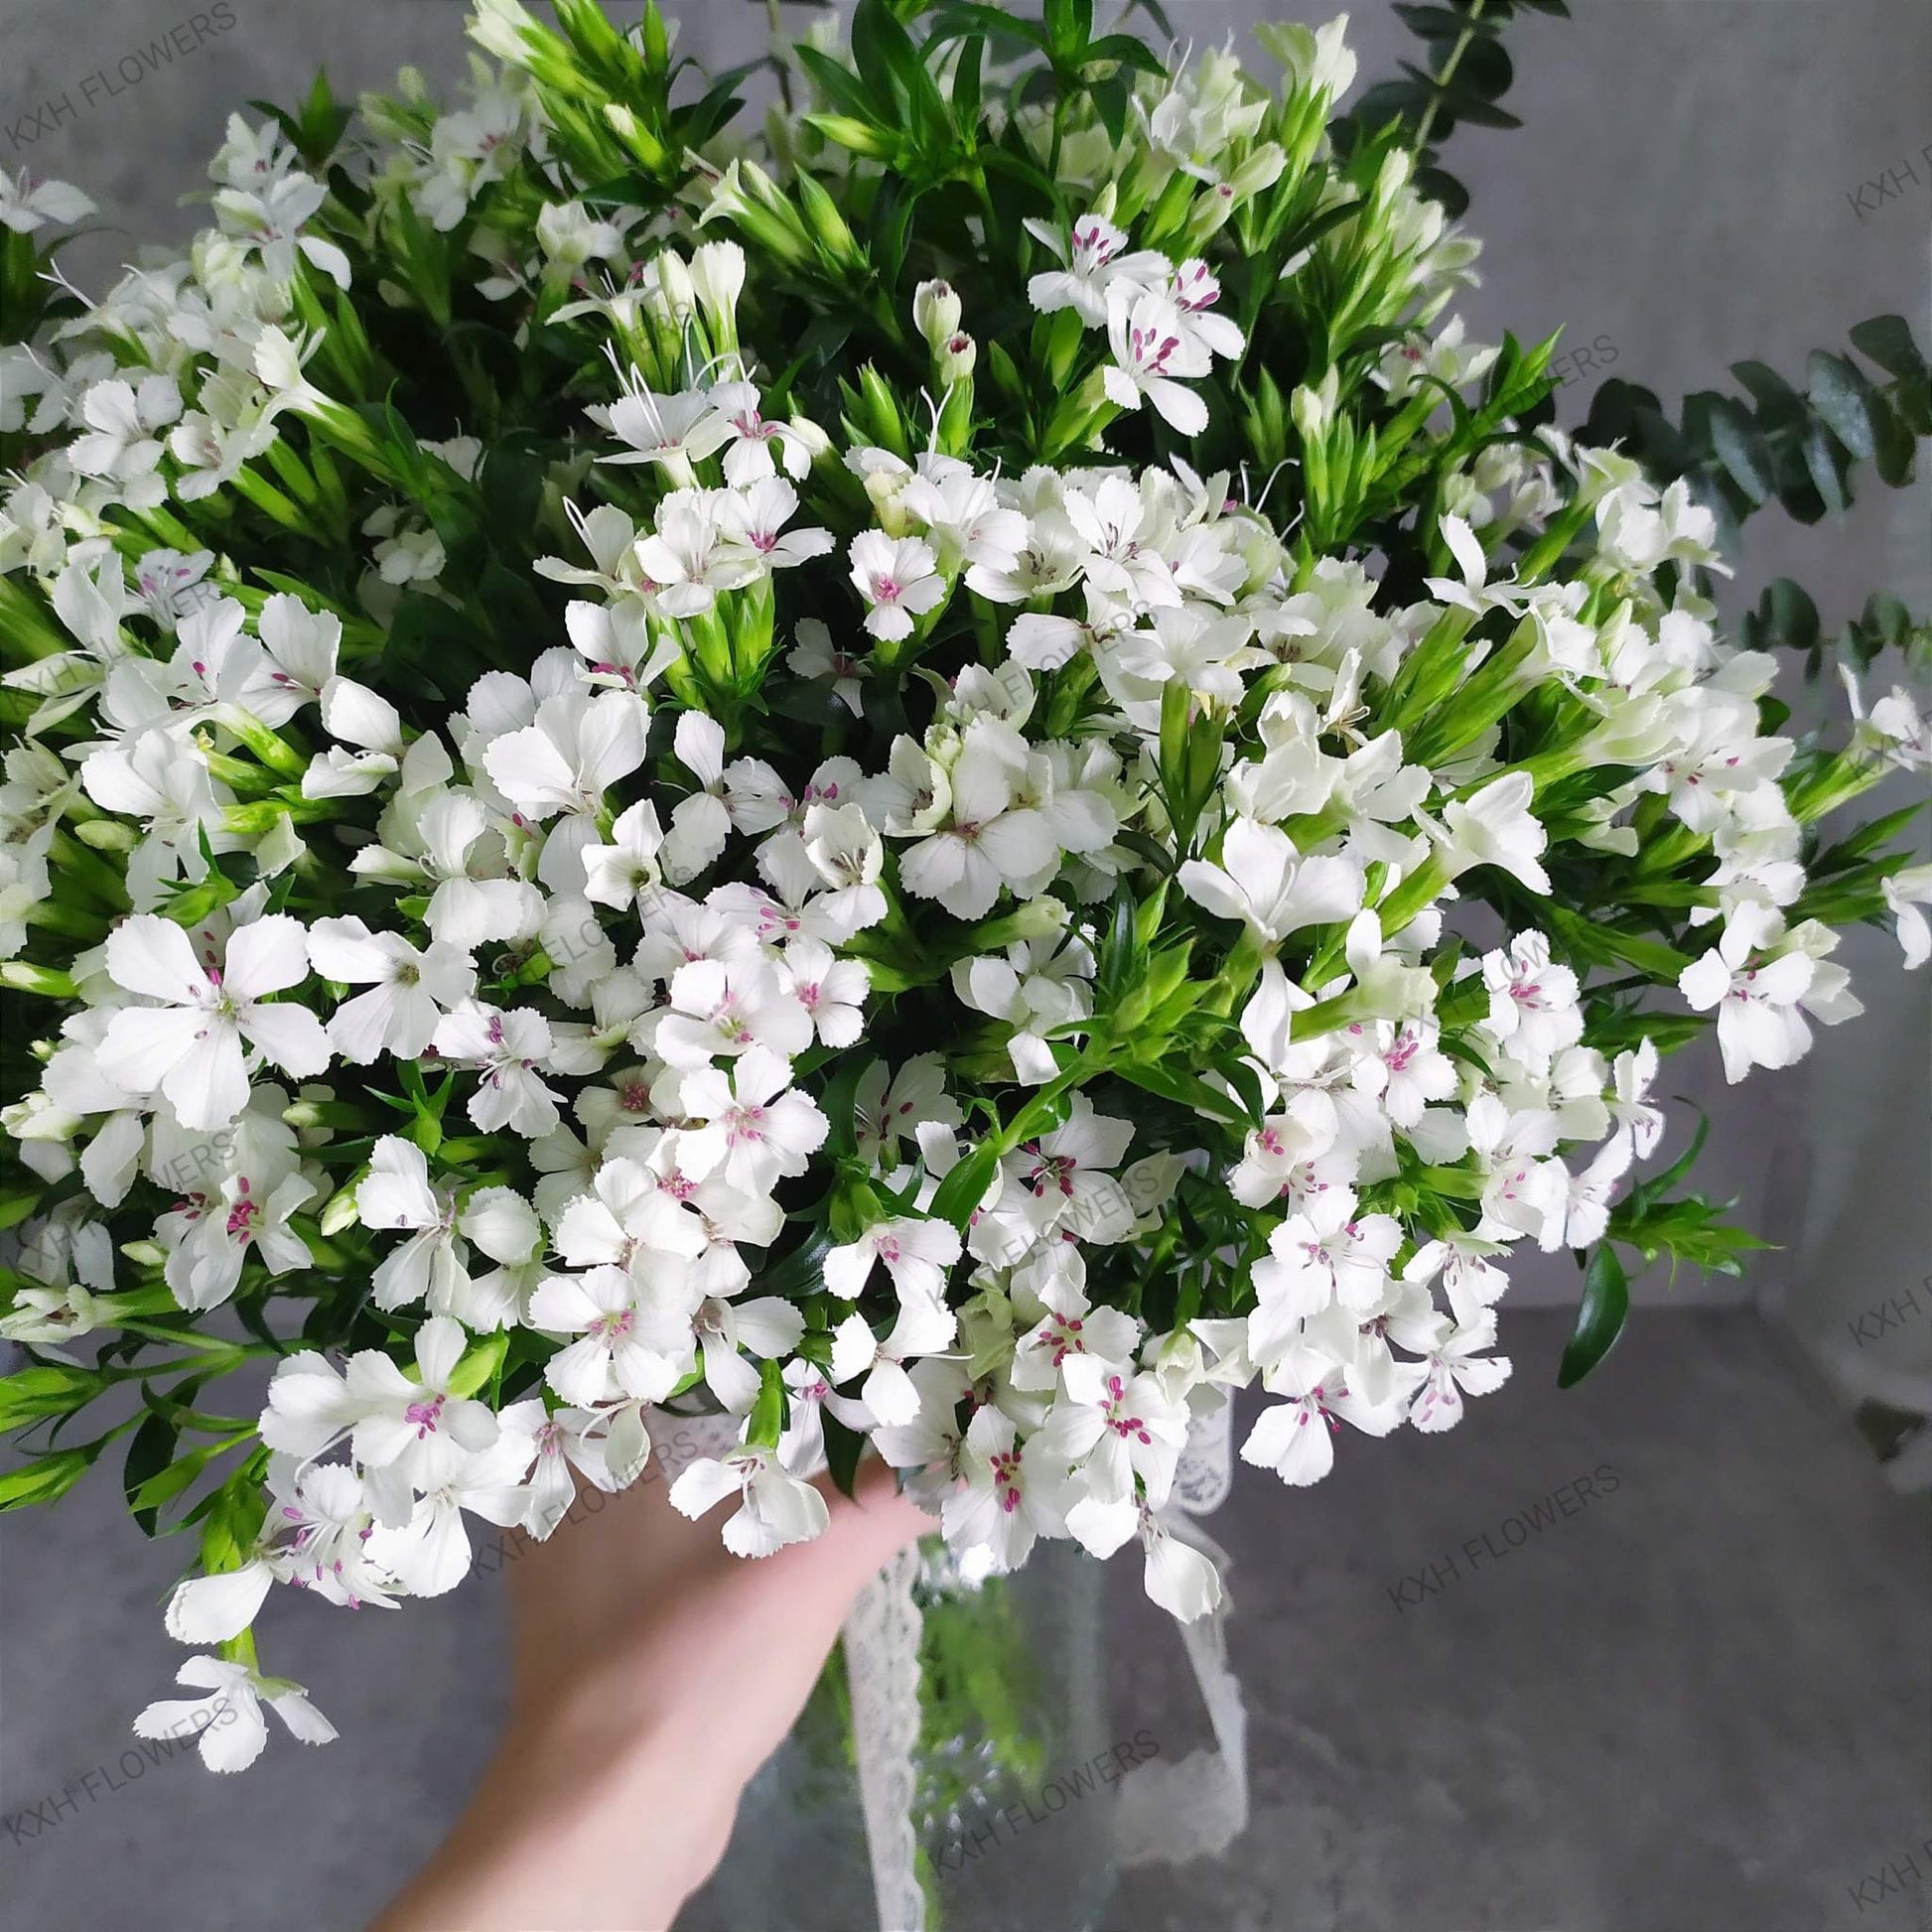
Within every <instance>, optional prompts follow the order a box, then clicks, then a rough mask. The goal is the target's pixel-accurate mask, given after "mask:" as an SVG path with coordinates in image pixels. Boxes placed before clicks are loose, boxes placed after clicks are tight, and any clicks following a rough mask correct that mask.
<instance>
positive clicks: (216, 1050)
mask: <svg viewBox="0 0 1932 1932" xmlns="http://www.w3.org/2000/svg"><path fill="white" fill-rule="evenodd" d="M107 971H108V974H109V976H110V977H111V978H112V979H113V981H114V983H115V984H116V985H117V986H121V987H125V988H126V989H127V991H128V992H130V993H136V994H140V995H142V996H143V997H144V998H147V999H152V1000H156V1001H159V1002H160V1003H161V1004H160V1005H158V1006H151V1007H124V1008H122V1010H121V1011H120V1012H119V1013H117V1014H116V1015H115V1016H114V1018H113V1019H112V1020H111V1021H109V1022H108V1026H107V1033H106V1035H105V1037H104V1038H103V1039H102V1041H101V1046H100V1068H101V1071H102V1072H103V1073H105V1074H106V1075H107V1077H108V1078H109V1079H111V1080H113V1081H115V1082H116V1083H117V1084H118V1085H120V1086H122V1087H124V1088H126V1089H127V1091H128V1092H130V1093H139V1094H153V1093H157V1092H158V1093H160V1094H161V1095H162V1097H163V1098H165V1099H166V1100H167V1102H168V1104H169V1105H170V1106H171V1107H172V1108H173V1109H174V1111H175V1117H176V1118H177V1119H178V1120H179V1121H180V1122H181V1124H182V1125H183V1126H184V1127H225V1126H226V1125H227V1124H228V1122H229V1121H231V1120H233V1119H234V1117H235V1116H236V1115H237V1114H238V1113H240V1112H241V1110H242V1108H243V1107H245V1106H246V1105H247V1104H248V1060H247V1051H246V1049H247V1048H252V1049H253V1050H254V1051H255V1052H256V1053H259V1054H260V1055H261V1057H262V1058H263V1059H266V1060H269V1061H271V1062H273V1064H275V1065H276V1066H279V1067H280V1068H281V1069H282V1070H283V1071H284V1072H285V1073H292V1074H294V1075H295V1076H296V1077H297V1078H298V1079H306V1078H308V1077H309V1076H311V1075H313V1074H317V1073H320V1072H322V1070H323V1069H324V1068H325V1067H326V1066H327V1065H328V1064H329V1036H328V1035H327V1034H326V1033H324V1031H323V1027H322V1022H321V1021H319V1020H318V1019H317V1018H316V1017H315V1015H314V1014H312V1013H310V1012H309V1011H308V1010H307V1008H305V1007H299V1006H293V1005H290V1004H288V1003H286V1002H283V1003H280V1004H276V1005H270V1004H268V996H269V995H270V994H272V993H279V992H282V991H285V990H286V989H287V988H289V987H292V986H298V985H300V984H301V982H302V981H303V980H304V979H306V978H307V977H308V974H309V953H308V947H307V944H306V943H305V935H304V933H303V929H302V922H301V920H299V919H294V918H291V917H289V916H288V914H286V913H271V914H270V915H269V916H268V917H266V918H262V919H257V920H256V921H255V922H254V924H252V925H244V926H240V927H237V928H236V930H235V931H234V933H233V934H232V935H231V936H230V938H229V940H228V943H227V947H226V949H225V956H224V959H223V961H222V963H221V964H219V965H217V964H215V963H214V962H213V960H212V959H210V960H208V961H207V962H206V963H205V962H204V961H202V960H199V959H197V958H196V956H195V949H194V946H193V944H192V943H191V942H190V940H189V937H188V934H187V933H186V932H185V931H183V929H182V928H181V927H180V926H178V925H177V924H176V923H175V922H174V921H173V920H172V919H164V918H161V917H159V916H157V915H156V914H154V913H147V912H137V913H136V914H135V915H134V916H133V917H132V918H129V919H126V920H124V921H123V922H122V923H121V924H120V925H119V926H117V927H116V928H115V929H114V931H113V932H111V933H109V934H108V937H107Z"/></svg>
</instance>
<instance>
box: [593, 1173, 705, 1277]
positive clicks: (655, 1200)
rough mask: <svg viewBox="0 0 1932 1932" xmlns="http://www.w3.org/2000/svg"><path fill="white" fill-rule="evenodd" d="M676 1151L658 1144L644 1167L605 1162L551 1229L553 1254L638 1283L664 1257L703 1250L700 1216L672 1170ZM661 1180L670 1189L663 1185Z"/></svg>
mask: <svg viewBox="0 0 1932 1932" xmlns="http://www.w3.org/2000/svg"><path fill="white" fill-rule="evenodd" d="M678 1154H679V1148H678V1147H677V1146H676V1145H673V1144H671V1143H670V1142H669V1141H668V1138H667V1139H666V1140H660V1141H659V1142H658V1144H657V1146H656V1148H655V1149H653V1150H652V1154H651V1159H650V1162H649V1164H648V1165H646V1164H645V1163H643V1162H640V1161H633V1160H628V1159H624V1158H619V1159H617V1160H612V1161H606V1162H605V1163H604V1164H603V1165H602V1166H601V1167H600V1168H599V1169H598V1171H597V1178H596V1180H595V1182H594V1183H593V1185H592V1190H591V1192H590V1193H588V1194H580V1195H579V1196H578V1197H577V1198H576V1199H575V1200H573V1201H572V1202H571V1203H570V1205H569V1206H568V1207H566V1208H565V1209H564V1211H563V1214H562V1216H561V1218H560V1219H559V1220H558V1221H557V1224H556V1240H557V1252H558V1253H559V1254H560V1255H562V1256H563V1258H564V1261H565V1263H566V1265H567V1266H569V1267H572V1268H593V1267H597V1266H600V1265H616V1266H618V1267H622V1268H628V1269H629V1270H630V1271H631V1272H632V1273H633V1274H635V1275H637V1276H638V1277H639V1278H640V1279H642V1278H644V1277H646V1276H648V1275H649V1274H650V1273H651V1272H652V1270H653V1269H655V1268H656V1267H657V1265H658V1263H659V1262H660V1261H662V1260H663V1259H664V1258H665V1257H667V1256H682V1257H684V1258H685V1259H686V1260H691V1259H695V1258H696V1257H697V1256H699V1255H701V1254H703V1253H704V1251H705V1246H706V1238H705V1229H704V1215H703V1212H702V1209H701V1206H700V1204H699V1202H697V1201H696V1200H694V1199H692V1198H691V1196H692V1195H693V1194H694V1193H696V1192H697V1191H698V1190H697V1188H696V1187H695V1186H693V1185H690V1184H687V1183H688V1177H687V1176H685V1175H683V1174H682V1173H680V1171H679V1169H678V1166H677V1159H678ZM667 1180H668V1181H669V1183H670V1184H666V1183H667Z"/></svg>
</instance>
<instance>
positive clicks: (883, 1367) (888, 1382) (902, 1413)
mask: <svg viewBox="0 0 1932 1932" xmlns="http://www.w3.org/2000/svg"><path fill="white" fill-rule="evenodd" d="M958 1331H959V1321H958V1317H957V1316H956V1315H955V1314H954V1313H953V1311H952V1310H951V1309H949V1308H948V1307H947V1306H946V1304H945V1302H944V1301H943V1300H942V1299H940V1298H939V1297H938V1296H927V1295H914V1296H906V1297H901V1299H900V1302H899V1306H898V1313H897V1316H895V1318H894V1321H893V1325H892V1328H891V1330H890V1331H889V1332H888V1334H887V1335H886V1338H885V1339H884V1340H883V1341H882V1340H880V1339H878V1338H877V1337H876V1336H875V1335H874V1334H873V1331H872V1324H871V1323H870V1322H869V1321H867V1319H866V1318H865V1316H864V1315H862V1314H859V1313H857V1312H854V1313H852V1314H849V1315H847V1316H846V1318H845V1319H844V1320H843V1321H841V1322H840V1323H839V1325H838V1326H837V1327H836V1328H835V1329H833V1331H832V1360H831V1365H830V1368H829V1371H828V1372H829V1373H830V1375H831V1378H832V1380H833V1381H834V1382H849V1381H851V1380H852V1379H853V1378H854V1377H855V1376H859V1375H863V1376H864V1377H865V1378H866V1379H865V1381H864V1382H863V1383H862V1384H861V1385H860V1388H859V1400H860V1401H861V1403H863V1404H864V1407H865V1423H866V1426H867V1427H868V1428H871V1427H872V1426H873V1425H875V1424H877V1425H878V1426H880V1427H883V1428H887V1429H903V1428H906V1427H907V1426H908V1425H910V1424H912V1423H913V1422H914V1421H916V1420H917V1418H918V1415H919V1407H920V1396H919V1387H918V1384H917V1383H916V1382H915V1381H914V1380H913V1379H912V1378H913V1376H914V1374H916V1373H917V1367H918V1363H917V1358H918V1357H921V1356H931V1355H935V1354H937V1353H938V1352H939V1350H941V1349H942V1348H947V1347H950V1346H951V1345H952V1340H953V1337H954V1336H955V1335H956V1334H957V1333H958ZM908 1362H911V1363H913V1367H912V1368H911V1369H908V1368H907V1367H906V1363H908ZM828 1406H829V1404H828ZM833 1413H834V1414H837V1413H838V1412H837V1411H836V1410H834V1412H833ZM841 1419H842V1420H843V1418H841Z"/></svg>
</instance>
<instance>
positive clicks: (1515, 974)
mask: <svg viewBox="0 0 1932 1932" xmlns="http://www.w3.org/2000/svg"><path fill="white" fill-rule="evenodd" d="M1482 979H1483V984H1484V985H1485V986H1486V987H1487V988H1488V989H1489V1014H1488V1017H1487V1018H1486V1019H1485V1020H1484V1021H1483V1022H1482V1023H1481V1025H1482V1029H1483V1031H1484V1032H1485V1033H1487V1034H1489V1035H1491V1036H1492V1037H1494V1038H1495V1039H1497V1040H1498V1041H1500V1042H1501V1043H1502V1044H1504V1045H1506V1046H1507V1047H1508V1048H1509V1050H1510V1052H1511V1053H1512V1054H1514V1055H1515V1056H1516V1057H1517V1058H1518V1059H1520V1060H1524V1061H1528V1062H1531V1063H1535V1064H1547V1063H1548V1062H1549V1060H1550V1059H1551V1058H1552V1056H1553V1055H1555V1054H1556V1053H1558V1052H1560V1051H1561V1050H1562V1049H1563V1048H1564V1047H1566V1046H1568V1045H1570V1044H1571V1043H1572V1042H1573V1041H1575V1040H1578V1039H1581V1038H1582V1037H1583V1032H1584V1016H1583V1010H1582V1008H1580V1007H1579V1005H1578V1004H1577V996H1578V986H1577V975H1576V974H1575V973H1574V972H1572V971H1571V969H1570V968H1569V967H1568V966H1559V965H1554V964H1552V963H1551V959H1550V942H1549V940H1548V939H1547V938H1546V937H1545V936H1544V935H1543V934H1542V933H1540V932H1519V933H1518V934H1517V935H1516V937H1515V938H1514V939H1512V940H1511V941H1510V942H1509V950H1508V951H1507V952H1492V953H1484V954H1483V956H1482Z"/></svg>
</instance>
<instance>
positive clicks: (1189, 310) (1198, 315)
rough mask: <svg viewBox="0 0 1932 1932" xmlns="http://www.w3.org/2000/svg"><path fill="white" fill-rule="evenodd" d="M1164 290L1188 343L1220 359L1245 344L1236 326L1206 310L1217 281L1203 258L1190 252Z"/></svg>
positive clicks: (1218, 295)
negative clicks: (1190, 254) (1169, 298)
mask: <svg viewBox="0 0 1932 1932" xmlns="http://www.w3.org/2000/svg"><path fill="white" fill-rule="evenodd" d="M1168 294H1169V296H1170V297H1171V298H1172V300H1173V306H1174V310H1175V312H1176V313H1177V314H1178V316H1179V318H1180V332H1181V334H1182V335H1183V336H1184V337H1185V338H1186V339H1187V341H1188V342H1189V343H1190V344H1192V345H1197V346H1198V347H1199V348H1202V349H1205V350H1207V351H1208V352H1209V353H1210V354H1214V355H1218V356H1220V357H1221V358H1222V359H1223V360H1224V361H1231V360H1233V359H1234V358H1235V357H1237V356H1239V355H1240V353H1241V351H1242V350H1243V348H1244V347H1246V344H1245V342H1244V341H1243V339H1242V335H1241V331H1240V329H1239V328H1238V327H1237V326H1236V325H1235V324H1234V323H1233V322H1231V321H1229V319H1228V318H1227V317H1226V316H1217V315H1213V314H1210V313H1209V312H1210V311H1211V310H1212V309H1213V307H1214V305H1215V303H1217V302H1218V301H1219V300H1220V299H1221V284H1220V282H1219V280H1218V279H1217V278H1216V277H1215V275H1214V274H1213V272H1212V271H1211V270H1210V269H1209V268H1208V266H1207V264H1206V263H1205V262H1204V261H1202V260H1201V259H1200V258H1199V257H1198V256H1193V257H1190V258H1189V259H1188V260H1186V261H1184V262H1182V263H1181V264H1180V266H1179V267H1178V268H1176V269H1175V270H1174V272H1173V281H1172V282H1170V283H1169V285H1168Z"/></svg>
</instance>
